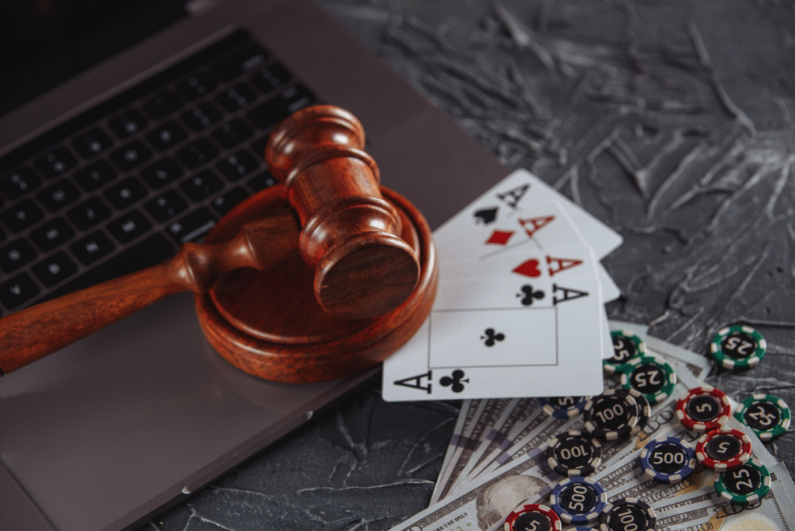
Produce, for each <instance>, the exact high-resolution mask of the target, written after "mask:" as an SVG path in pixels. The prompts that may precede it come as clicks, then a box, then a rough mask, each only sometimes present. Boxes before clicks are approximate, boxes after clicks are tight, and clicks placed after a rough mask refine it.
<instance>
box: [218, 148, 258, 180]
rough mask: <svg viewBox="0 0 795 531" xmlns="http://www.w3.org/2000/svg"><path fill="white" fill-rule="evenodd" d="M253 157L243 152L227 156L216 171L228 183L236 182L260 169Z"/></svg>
mask: <svg viewBox="0 0 795 531" xmlns="http://www.w3.org/2000/svg"><path fill="white" fill-rule="evenodd" d="M260 165H261V163H260V161H259V160H257V159H256V158H255V157H254V155H252V154H251V153H249V152H248V151H245V150H240V151H238V152H237V153H233V154H232V155H228V156H226V157H224V159H223V160H222V161H221V162H219V163H218V171H220V172H221V173H222V174H223V176H224V177H226V179H227V180H229V181H237V180H238V179H240V178H241V177H245V176H246V175H248V174H249V173H251V172H253V171H254V170H256V169H258V168H259V167H260Z"/></svg>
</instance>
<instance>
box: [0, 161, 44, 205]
mask: <svg viewBox="0 0 795 531" xmlns="http://www.w3.org/2000/svg"><path fill="white" fill-rule="evenodd" d="M40 184H41V179H40V178H39V176H38V175H37V174H36V172H35V171H33V169H32V168H28V167H23V168H19V169H18V170H16V171H13V172H11V173H9V174H7V175H4V176H3V177H2V178H0V192H2V193H3V195H4V196H5V197H6V198H7V199H10V200H12V201H13V200H14V199H19V198H20V197H22V196H23V195H25V194H27V193H28V192H31V191H33V190H35V189H36V188H38V187H39V185H40Z"/></svg>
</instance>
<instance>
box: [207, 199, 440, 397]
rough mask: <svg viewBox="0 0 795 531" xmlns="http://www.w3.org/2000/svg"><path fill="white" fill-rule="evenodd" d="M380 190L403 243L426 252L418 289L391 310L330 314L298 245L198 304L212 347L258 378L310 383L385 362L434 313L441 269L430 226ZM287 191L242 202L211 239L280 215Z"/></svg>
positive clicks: (225, 282) (229, 280)
mask: <svg viewBox="0 0 795 531" xmlns="http://www.w3.org/2000/svg"><path fill="white" fill-rule="evenodd" d="M381 192H382V193H383V195H384V196H385V197H386V199H387V200H388V201H389V204H390V205H394V207H395V211H396V212H397V213H398V215H399V216H400V219H401V226H402V227H403V229H402V232H401V234H400V237H401V240H402V241H405V242H406V244H407V245H409V246H410V247H411V249H412V250H413V252H414V253H415V254H416V255H417V256H419V257H420V276H419V280H418V282H417V283H416V287H415V289H413V291H412V293H411V294H410V295H409V296H408V297H407V298H406V299H405V300H403V302H402V303H401V304H399V305H398V306H397V307H395V308H393V309H392V310H391V311H389V312H387V313H385V314H383V315H380V316H377V317H371V318H369V319H347V318H345V317H342V316H340V315H338V314H336V313H331V312H328V311H326V310H325V309H324V308H323V307H322V306H321V305H320V304H319V302H318V300H317V298H316V297H315V292H314V290H313V285H312V282H311V280H312V276H313V270H312V268H311V267H310V266H309V265H308V264H306V262H305V260H304V259H303V257H302V253H301V252H300V250H299V247H298V246H297V245H296V246H294V247H293V249H292V251H291V252H288V253H286V254H285V255H284V256H283V257H282V260H280V261H279V262H277V263H273V264H272V265H271V266H270V267H268V268H266V269H264V270H253V269H242V270H239V271H236V272H233V273H231V274H229V275H226V276H225V277H224V278H223V279H221V281H220V282H218V284H216V286H215V287H214V288H213V289H212V290H211V291H210V292H209V293H208V294H206V295H197V296H196V309H197V314H198V316H199V322H200V324H201V326H202V330H203V331H204V333H205V336H206V337H207V339H208V340H209V341H210V343H211V344H212V346H213V348H214V349H215V350H216V351H217V352H219V353H220V354H221V355H222V356H223V357H224V358H225V359H226V360H227V361H229V362H230V363H231V364H233V365H234V366H236V367H238V368H239V369H241V370H243V371H245V372H248V373H249V374H253V375H255V376H258V377H260V378H265V379H268V380H275V381H280V382H292V383H304V382H314V381H324V380H331V379H336V378H341V377H343V376H348V375H351V374H354V373H357V372H360V371H362V370H364V369H367V368H370V367H372V366H373V365H375V364H377V363H379V362H380V361H382V360H383V359H385V358H386V357H387V356H389V355H390V354H392V353H393V352H394V351H395V350H397V349H398V348H399V347H400V346H401V345H402V344H403V343H405V342H406V341H407V340H408V339H409V338H410V337H411V336H412V335H413V334H414V333H415V332H416V330H417V329H418V328H419V327H420V325H421V324H422V322H423V321H424V320H425V318H426V317H427V315H428V313H429V312H430V308H431V305H432V303H433V299H434V297H435V294H436V285H437V279H438V267H437V264H436V254H435V250H434V246H433V240H432V237H431V231H430V229H429V228H428V225H427V223H425V220H424V218H422V216H421V215H420V214H419V212H418V211H417V210H416V209H415V208H414V207H413V206H412V205H411V204H410V203H409V202H408V201H406V200H405V199H404V198H402V197H401V196H400V195H398V194H396V193H394V192H391V191H389V190H387V189H382V190H381ZM284 195H285V189H284V188H283V187H275V188H272V189H269V190H266V191H265V192H263V193H260V194H258V195H257V196H255V197H252V198H250V199H249V200H247V201H246V202H244V203H242V204H240V205H238V207H236V209H235V215H234V216H229V217H226V218H224V219H222V220H221V222H220V223H219V224H218V226H216V228H215V229H214V230H213V231H212V232H211V233H210V234H209V235H208V236H207V240H206V241H207V242H208V243H211V244H216V243H218V242H221V241H223V238H224V237H228V235H230V234H235V233H236V232H237V230H238V227H239V224H240V223H246V221H247V220H248V219H250V218H253V219H256V218H260V217H271V216H276V217H278V216H279V215H280V214H281V213H282V212H283V211H284V210H286V209H287V208H288V207H287V205H286V202H285V201H284Z"/></svg>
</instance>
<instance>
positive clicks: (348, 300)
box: [265, 105, 419, 319]
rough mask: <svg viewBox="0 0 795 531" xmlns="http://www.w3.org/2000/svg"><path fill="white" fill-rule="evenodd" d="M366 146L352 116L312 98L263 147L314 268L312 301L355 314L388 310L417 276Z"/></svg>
mask: <svg viewBox="0 0 795 531" xmlns="http://www.w3.org/2000/svg"><path fill="white" fill-rule="evenodd" d="M364 145H365V135H364V130H363V128H362V125H361V124H360V123H359V121H358V120H357V119H356V117H355V116H353V115H352V114H350V113H349V112H347V111H345V110H343V109H340V108H339V107H334V106H331V105H316V106H313V107H309V108H307V109H303V110H301V111H298V112H296V113H294V114H293V115H292V116H290V117H288V118H287V119H285V120H284V121H283V122H282V123H280V124H279V125H278V126H277V127H276V128H275V129H274V130H273V132H272V133H271V135H270V138H269V139H268V144H267V145H266V146H265V160H266V161H267V162H268V167H269V168H270V171H271V173H272V174H273V176H274V177H275V178H276V179H277V180H278V181H279V182H282V183H284V185H285V187H286V188H287V200H288V202H289V203H290V206H292V207H293V208H294V209H295V211H296V212H297V214H298V217H299V218H300V220H301V227H302V231H301V237H300V249H301V254H302V256H303V257H304V260H306V262H307V263H308V264H309V265H310V266H313V267H314V268H315V272H314V289H315V295H316V297H317V300H318V302H319V303H320V305H321V306H322V307H323V308H325V309H326V310H328V311H330V312H333V313H336V314H338V315H342V316H345V317H348V318H353V319H356V318H359V319H362V318H364V319H366V318H370V317H373V316H377V315H382V314H385V313H387V312H389V311H391V310H392V309H393V308H395V307H396V306H397V305H399V304H400V303H401V302H403V301H404V300H405V299H406V298H407V297H409V295H410V294H411V293H412V291H413V290H414V286H415V284H416V283H417V279H418V276H419V259H418V257H417V254H416V252H415V251H414V250H413V249H412V248H411V247H410V246H409V245H407V244H406V243H405V242H404V241H402V240H401V239H400V234H401V220H400V216H399V215H398V213H397V211H396V210H395V208H394V207H393V206H392V205H391V204H389V203H388V202H387V201H385V200H384V199H383V198H382V197H381V194H380V192H379V187H378V183H379V181H380V175H379V171H378V166H377V165H376V163H375V161H374V160H373V159H372V157H370V155H368V154H367V153H365V152H364V151H362V149H363V148H364Z"/></svg>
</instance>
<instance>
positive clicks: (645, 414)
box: [629, 389, 651, 435]
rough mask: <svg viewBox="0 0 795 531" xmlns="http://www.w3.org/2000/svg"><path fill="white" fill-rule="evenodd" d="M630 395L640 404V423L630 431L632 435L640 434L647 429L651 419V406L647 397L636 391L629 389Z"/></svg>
mask: <svg viewBox="0 0 795 531" xmlns="http://www.w3.org/2000/svg"><path fill="white" fill-rule="evenodd" d="M629 393H630V394H631V395H632V396H633V397H634V398H635V401H636V402H637V403H638V423H637V424H636V425H635V426H633V428H632V429H631V430H630V435H636V434H638V433H640V430H642V429H643V428H645V427H646V424H648V423H649V419H650V418H651V404H649V401H648V400H646V397H645V396H643V395H642V394H640V393H639V392H638V391H635V390H634V389H629Z"/></svg>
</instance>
